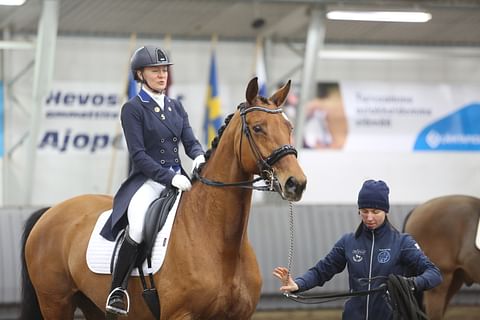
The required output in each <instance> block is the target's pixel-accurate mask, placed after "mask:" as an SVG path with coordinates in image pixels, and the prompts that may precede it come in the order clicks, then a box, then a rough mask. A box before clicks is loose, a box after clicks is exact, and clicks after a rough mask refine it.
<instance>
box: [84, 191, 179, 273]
mask: <svg viewBox="0 0 480 320" xmlns="http://www.w3.org/2000/svg"><path fill="white" fill-rule="evenodd" d="M180 198H181V194H178V196H177V199H176V200H175V203H174V204H173V206H172V209H171V210H170V212H169V213H168V217H167V220H166V221H165V225H164V226H163V227H162V229H161V230H160V232H159V233H158V235H157V239H156V240H155V245H154V247H153V252H152V268H151V269H148V267H147V261H144V263H143V272H144V273H145V274H147V273H150V272H151V273H156V272H157V271H158V270H160V267H161V266H162V264H163V260H165V253H166V252H167V247H168V242H169V239H170V232H171V230H172V226H173V222H174V221H175V215H176V212H177V207H178V202H179V201H180ZM111 213H112V210H108V211H105V212H103V213H102V214H101V215H100V217H99V218H98V220H97V223H96V224H95V228H94V229H93V232H92V235H91V236H90V241H89V242H88V247H87V265H88V268H89V269H90V270H91V271H92V272H94V273H100V274H110V273H111V272H110V261H111V258H112V253H113V250H114V248H115V241H108V240H107V239H105V238H104V237H102V236H101V235H100V231H101V230H102V228H103V225H104V224H105V222H106V221H107V219H108V217H109V216H110V214H111ZM131 275H132V276H138V275H139V274H138V269H137V268H135V269H133V271H132V273H131Z"/></svg>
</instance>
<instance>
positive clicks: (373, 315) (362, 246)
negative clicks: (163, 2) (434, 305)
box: [295, 220, 442, 320]
mask: <svg viewBox="0 0 480 320" xmlns="http://www.w3.org/2000/svg"><path fill="white" fill-rule="evenodd" d="M345 266H347V268H348V274H349V285H350V291H352V292H354V291H363V290H370V289H374V288H377V287H379V286H380V285H381V284H382V283H384V282H385V281H386V279H385V278H380V279H376V280H373V281H372V282H371V283H370V287H369V283H368V281H365V280H366V279H369V278H375V277H379V276H385V277H388V275H390V274H396V275H411V274H414V275H416V276H415V286H416V288H417V290H427V289H431V288H433V287H435V286H437V285H439V284H440V282H441V281H442V276H441V274H440V271H439V269H438V268H437V267H436V266H435V265H434V264H433V263H432V262H431V261H430V260H429V259H428V257H427V256H425V254H424V253H423V251H422V250H420V248H419V246H418V244H417V243H416V242H415V240H414V239H413V238H412V236H410V235H408V234H405V233H400V232H399V231H398V230H396V229H395V228H394V227H393V226H392V225H391V224H390V223H389V222H388V220H385V223H384V224H383V225H382V226H380V227H379V228H377V229H375V230H371V229H368V228H367V227H366V226H365V225H364V224H362V225H361V226H360V228H359V230H358V231H357V232H356V233H349V234H345V235H344V236H343V237H342V238H341V239H340V240H339V241H338V242H337V243H336V244H335V246H334V247H333V249H332V250H331V251H330V252H329V253H328V255H327V256H326V257H325V258H324V259H322V260H320V261H319V262H318V263H317V264H316V265H315V266H314V267H312V268H310V269H309V270H308V271H307V272H306V273H305V274H304V275H302V276H301V277H297V278H296V279H295V282H296V283H297V285H298V287H299V292H300V291H305V290H308V289H311V288H313V287H315V286H322V285H323V284H324V283H325V282H326V281H328V280H330V279H331V278H332V277H333V276H334V275H335V274H337V273H340V272H342V271H343V270H344V269H345ZM392 317H393V315H392V311H391V309H390V306H389V305H388V304H387V303H386V300H385V297H384V296H383V293H382V292H379V293H372V294H370V295H368V296H359V297H352V298H350V299H349V300H348V301H346V303H345V307H344V310H343V319H349V320H354V319H382V320H384V319H385V320H388V319H392Z"/></svg>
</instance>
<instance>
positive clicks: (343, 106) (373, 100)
mask: <svg viewBox="0 0 480 320" xmlns="http://www.w3.org/2000/svg"><path fill="white" fill-rule="evenodd" d="M318 88H319V91H320V94H319V97H318V98H316V99H314V100H313V101H311V102H310V103H309V104H308V106H307V116H308V118H307V122H306V126H305V139H304V144H305V147H308V148H331V149H343V150H345V151H370V150H374V151H394V152H396V151H404V152H409V151H420V150H421V151H445V150H449V151H480V126H479V125H478V123H480V87H479V86H471V85H468V86H467V85H465V86H462V85H443V84H437V85H435V84H419V83H389V82H342V83H340V84H339V85H336V86H335V84H328V85H327V86H326V88H324V89H321V88H322V84H319V86H318Z"/></svg>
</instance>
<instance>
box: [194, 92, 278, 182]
mask: <svg viewBox="0 0 480 320" xmlns="http://www.w3.org/2000/svg"><path fill="white" fill-rule="evenodd" d="M257 98H258V99H259V100H260V101H261V102H263V103H265V104H268V103H269V100H268V99H267V98H265V97H262V96H257ZM242 105H243V103H241V104H239V105H238V106H237V110H238V109H240V107H241V106H242ZM234 114H235V112H233V113H231V114H229V115H228V116H226V117H225V120H224V123H223V125H222V126H221V127H220V128H218V131H217V135H216V136H215V138H213V140H212V146H211V148H210V149H208V150H207V151H206V152H205V163H203V164H201V165H200V167H199V168H198V173H200V172H202V168H203V167H204V165H205V164H206V163H207V162H208V159H210V157H211V156H212V153H213V151H215V149H216V148H217V146H218V143H219V142H220V138H221V137H222V134H223V132H224V131H225V128H226V127H227V125H228V124H229V123H230V120H232V118H233V115H234ZM192 180H196V178H195V177H193V178H192Z"/></svg>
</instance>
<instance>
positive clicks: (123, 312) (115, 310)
mask: <svg viewBox="0 0 480 320" xmlns="http://www.w3.org/2000/svg"><path fill="white" fill-rule="evenodd" d="M117 291H118V292H120V293H121V294H122V295H123V296H125V297H127V307H126V309H127V310H124V309H120V308H117V307H115V306H111V305H109V303H110V298H111V297H112V295H113V294H114V293H116V292H117ZM105 310H107V312H110V313H113V314H118V315H122V316H126V315H127V314H128V312H129V311H130V296H129V295H128V292H127V290H125V289H123V288H122V287H118V288H115V289H113V290H112V292H110V294H109V295H108V297H107V303H106V305H105Z"/></svg>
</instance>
